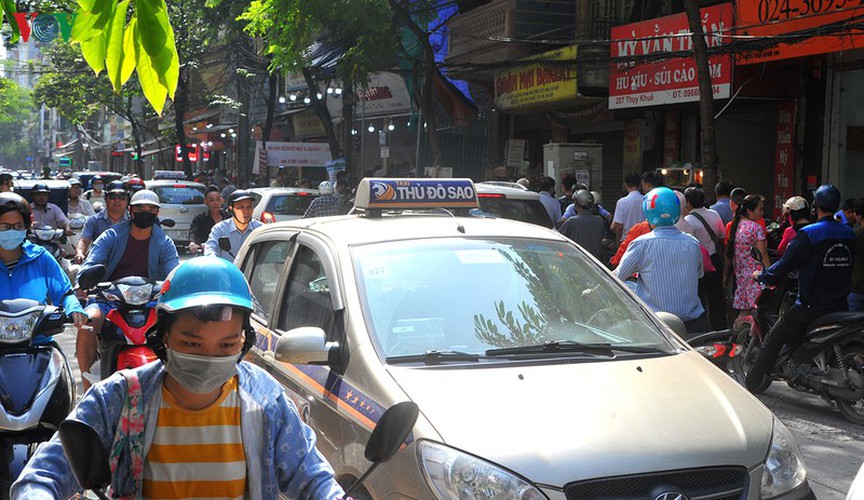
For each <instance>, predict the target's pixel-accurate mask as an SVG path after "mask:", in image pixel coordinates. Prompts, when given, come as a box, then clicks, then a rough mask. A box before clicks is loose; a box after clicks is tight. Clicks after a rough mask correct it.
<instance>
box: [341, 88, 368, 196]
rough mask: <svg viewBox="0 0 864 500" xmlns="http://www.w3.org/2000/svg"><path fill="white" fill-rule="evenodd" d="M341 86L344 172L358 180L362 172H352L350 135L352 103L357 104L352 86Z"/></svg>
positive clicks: (351, 141)
mask: <svg viewBox="0 0 864 500" xmlns="http://www.w3.org/2000/svg"><path fill="white" fill-rule="evenodd" d="M342 85H343V88H342V146H343V149H344V151H343V156H344V157H345V171H346V172H348V177H349V178H352V179H359V178H360V177H361V175H360V174H362V173H363V172H355V171H354V169H355V167H354V136H353V135H352V134H351V131H352V130H354V103H355V102H357V98H356V96H355V95H354V84H352V83H351V82H349V81H343V82H342ZM360 133H363V131H362V130H361V131H360Z"/></svg>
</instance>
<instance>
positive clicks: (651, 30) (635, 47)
mask: <svg viewBox="0 0 864 500" xmlns="http://www.w3.org/2000/svg"><path fill="white" fill-rule="evenodd" d="M732 12H733V7H732V4H728V3H726V4H719V5H713V6H711V7H705V8H704V9H701V10H700V13H701V18H702V30H703V31H704V32H705V41H706V42H707V43H708V47H709V48H711V47H716V46H718V45H722V44H726V43H728V40H729V38H727V37H721V36H719V35H720V34H721V33H725V34H729V33H730V30H731V27H732ZM689 33H690V28H689V26H688V23H687V15H686V14H684V13H680V14H675V15H672V16H666V17H660V18H657V19H651V20H649V21H642V22H638V23H633V24H626V25H624V26H618V27H615V28H612V57H613V58H618V57H622V58H623V57H634V59H633V60H630V61H626V60H624V61H617V62H613V63H612V65H611V68H610V75H609V108H610V109H621V108H638V107H643V106H656V105H659V104H673V103H681V102H692V101H698V100H699V82H698V79H697V76H696V63H695V61H694V60H693V57H672V58H669V59H661V60H657V59H651V60H648V61H645V62H643V61H640V60H639V58H640V57H641V56H646V55H650V54H657V53H663V52H669V53H672V52H680V51H692V45H693V43H692V40H691V38H690V36H689ZM709 65H710V69H711V82H712V87H713V94H714V98H715V99H726V98H728V97H729V96H730V94H731V88H732V66H733V64H732V56H731V55H729V54H720V55H715V56H711V57H710V58H709Z"/></svg>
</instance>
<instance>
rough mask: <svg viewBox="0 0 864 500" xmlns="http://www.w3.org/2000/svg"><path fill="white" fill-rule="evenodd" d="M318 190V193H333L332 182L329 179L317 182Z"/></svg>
mask: <svg viewBox="0 0 864 500" xmlns="http://www.w3.org/2000/svg"><path fill="white" fill-rule="evenodd" d="M318 192H319V193H320V194H333V184H332V183H331V182H330V181H321V184H318Z"/></svg>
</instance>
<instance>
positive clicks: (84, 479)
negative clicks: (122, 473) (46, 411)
mask: <svg viewBox="0 0 864 500" xmlns="http://www.w3.org/2000/svg"><path fill="white" fill-rule="evenodd" d="M59 434H60V443H61V444H62V445H63V453H65V454H66V459H67V460H68V461H69V465H70V466H71V467H72V472H73V473H74V474H75V478H76V479H78V484H80V485H81V487H82V488H84V489H88V490H93V491H96V492H98V491H99V490H101V489H102V488H104V487H106V486H108V484H110V483H111V468H110V466H109V463H108V450H106V449H105V448H104V447H103V446H102V439H101V438H100V437H99V434H98V433H97V432H96V431H95V430H94V429H93V428H92V427H90V426H89V425H87V424H85V423H83V422H79V421H77V420H64V421H62V422H60V428H59Z"/></svg>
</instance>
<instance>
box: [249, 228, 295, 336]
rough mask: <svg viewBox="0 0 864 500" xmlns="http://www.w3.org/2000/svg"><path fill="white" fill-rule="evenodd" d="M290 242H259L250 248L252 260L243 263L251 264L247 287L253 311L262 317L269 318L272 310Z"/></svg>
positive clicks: (289, 249)
mask: <svg viewBox="0 0 864 500" xmlns="http://www.w3.org/2000/svg"><path fill="white" fill-rule="evenodd" d="M292 244H293V243H292V242H290V241H265V242H263V243H259V244H257V245H255V246H254V247H253V250H252V255H253V256H254V257H253V259H254V260H253V261H252V262H249V261H247V262H246V264H244V266H250V265H251V273H250V274H249V288H251V290H252V297H253V299H254V303H255V313H256V314H257V315H259V316H261V317H262V318H265V319H270V313H272V312H273V296H274V294H275V293H276V287H277V285H278V284H279V276H280V273H281V272H282V267H284V265H285V261H286V260H287V259H288V254H289V252H290V251H291V245H292Z"/></svg>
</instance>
